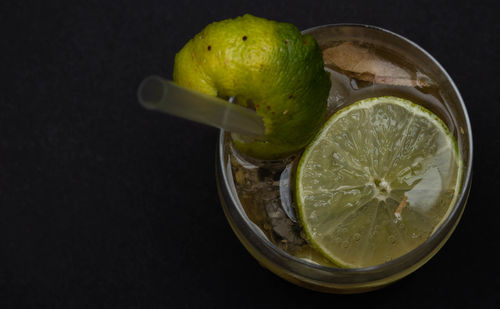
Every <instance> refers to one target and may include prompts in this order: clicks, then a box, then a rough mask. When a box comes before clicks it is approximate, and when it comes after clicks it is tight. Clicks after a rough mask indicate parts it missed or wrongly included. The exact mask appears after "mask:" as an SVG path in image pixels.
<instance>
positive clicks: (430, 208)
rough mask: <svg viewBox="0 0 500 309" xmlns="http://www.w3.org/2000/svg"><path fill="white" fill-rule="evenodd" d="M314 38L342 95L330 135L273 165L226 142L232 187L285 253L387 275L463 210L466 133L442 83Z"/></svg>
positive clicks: (349, 44) (369, 52) (328, 121)
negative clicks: (385, 267) (380, 268)
mask: <svg viewBox="0 0 500 309" xmlns="http://www.w3.org/2000/svg"><path fill="white" fill-rule="evenodd" d="M313 35H314V36H316V38H317V40H318V42H319V46H320V48H321V50H322V53H323V59H324V65H325V69H326V70H327V71H328V72H329V73H330V79H331V84H332V86H331V90H330V94H329V97H328V112H327V117H326V118H325V119H324V124H323V128H322V129H321V130H320V132H319V133H318V134H317V135H316V137H315V138H314V139H313V141H312V142H311V143H310V144H309V145H308V146H306V147H305V149H303V150H302V151H300V152H298V153H296V154H293V155H291V156H289V157H288V158H286V159H283V160H275V161H269V160H267V161H260V160H256V159H252V158H249V157H247V156H245V155H243V154H240V153H239V152H238V151H236V149H235V147H234V145H233V143H232V141H231V138H230V134H226V139H225V141H226V142H225V145H224V147H225V149H226V153H228V155H229V162H230V166H231V168H230V170H229V172H230V173H231V174H232V177H231V179H232V180H233V181H234V186H235V188H236V192H237V195H238V199H239V201H240V203H241V205H242V206H243V209H244V211H245V213H246V215H247V217H248V218H249V219H250V220H251V221H252V222H253V223H254V224H255V225H256V226H257V227H258V228H259V229H260V230H261V231H262V232H263V233H264V234H265V236H266V237H267V239H268V240H270V241H271V242H272V243H273V244H274V245H276V246H277V247H279V248H281V249H282V250H283V251H285V252H287V253H289V254H291V255H293V256H295V257H297V258H300V259H304V260H307V261H309V262H312V263H317V264H320V265H324V266H333V267H346V268H361V267H368V266H374V265H378V264H382V263H384V262H388V261H391V260H393V259H396V258H398V257H400V256H402V255H404V254H406V253H408V252H410V251H411V250H413V249H415V248H416V247H418V246H419V245H420V244H422V243H423V242H424V241H426V240H427V239H428V238H429V237H430V236H431V235H432V234H433V233H434V232H435V231H436V230H437V229H438V228H439V227H440V225H441V223H442V222H443V220H445V219H446V218H447V216H448V215H449V213H450V211H451V209H452V208H453V207H454V205H455V202H456V200H457V197H458V195H459V194H460V190H461V189H460V188H461V185H462V178H461V175H462V174H463V171H462V165H463V164H462V158H461V157H460V154H459V147H458V142H457V140H456V138H455V137H454V136H458V137H459V138H460V136H461V135H462V134H463V128H460V127H459V126H458V125H457V123H456V122H455V121H454V117H455V116H454V115H453V113H452V112H451V111H449V110H447V109H446V108H445V106H447V100H449V97H448V96H447V94H446V93H445V92H444V91H443V89H442V88H441V82H442V81H441V80H435V79H433V77H432V73H433V72H427V71H425V70H424V69H422V68H421V67H420V66H419V64H418V63H416V62H415V61H414V60H412V59H409V58H406V57H405V55H404V53H403V52H401V51H400V50H399V49H398V48H396V47H390V46H385V45H381V44H379V43H377V41H376V40H372V39H370V38H362V39H360V38H359V37H357V38H351V37H349V35H348V34H347V35H346V34H343V35H342V36H339V37H337V38H335V37H334V36H333V38H334V39H329V40H325V39H324V38H323V37H322V35H323V34H322V32H321V31H319V32H316V33H315V34H313ZM328 35H331V33H329V34H328Z"/></svg>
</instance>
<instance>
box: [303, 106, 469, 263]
mask: <svg viewBox="0 0 500 309" xmlns="http://www.w3.org/2000/svg"><path fill="white" fill-rule="evenodd" d="M461 169H462V163H461V160H460V157H459V154H458V151H457V144H456V141H455V140H454V138H453V136H452V135H451V133H450V131H449V130H448V128H447V127H446V125H445V124H444V123H443V122H442V121H441V120H440V119H439V118H438V117H437V116H436V115H434V114H433V113H432V112H430V111H429V110H427V109H425V108H424V107H422V106H420V105H417V104H414V103H412V102H410V101H408V100H404V99H401V98H396V97H377V98H371V99H365V100H362V101H358V102H356V103H354V104H352V105H350V106H348V107H346V108H344V109H342V110H340V111H338V112H337V113H335V114H334V115H333V116H332V117H331V118H330V119H329V120H328V122H327V123H326V124H325V125H324V127H323V129H322V130H321V131H320V133H319V134H318V135H317V136H316V138H315V139H314V140H313V142H312V143H311V144H310V145H309V146H308V147H307V149H306V150H305V152H304V154H303V155H302V157H301V159H300V162H299V166H298V170H297V180H296V181H297V184H296V185H297V188H296V189H297V190H296V196H297V207H298V212H299V217H300V220H301V223H302V225H303V229H304V231H305V233H306V235H307V237H308V238H309V240H310V242H311V244H312V245H313V246H314V247H316V248H317V249H318V250H319V251H320V252H322V253H323V254H324V255H325V257H327V258H328V259H329V260H331V261H332V262H334V263H335V264H337V265H339V266H343V267H367V266H372V265H377V264H381V263H384V262H387V261H390V260H392V259H395V258H397V257H399V256H401V255H404V254H405V253H407V252H409V251H411V250H412V249H414V248H416V247H417V246H418V245H420V244H421V243H422V242H424V241H425V240H426V239H427V238H428V237H429V236H430V235H431V234H432V233H433V232H434V231H435V230H436V229H437V228H438V227H439V225H440V224H441V222H442V221H443V220H444V219H445V218H446V217H447V215H448V214H449V212H450V211H451V209H452V206H453V205H454V203H455V200H456V198H457V196H458V193H459V187H460V183H461V179H460V175H461Z"/></svg>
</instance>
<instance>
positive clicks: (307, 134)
mask: <svg viewBox="0 0 500 309" xmlns="http://www.w3.org/2000/svg"><path fill="white" fill-rule="evenodd" d="M173 75H174V81H175V82H176V83H178V84H179V85H181V86H184V87H187V88H191V89H193V90H197V91H200V92H203V93H205V94H208V95H213V96H219V97H222V98H229V97H235V98H236V101H237V102H238V104H240V105H242V106H245V107H248V108H251V109H254V110H255V111H256V112H257V114H259V115H260V116H261V117H262V118H263V120H264V123H265V126H266V134H265V138H263V139H255V138H249V137H246V136H245V137H243V136H238V135H236V134H233V140H234V142H235V145H236V147H237V149H238V150H239V151H241V152H243V153H246V154H248V155H250V156H253V157H256V158H260V159H275V158H279V157H284V156H286V155H289V154H291V153H293V152H295V151H297V150H299V149H301V148H302V147H304V146H305V145H307V144H308V143H309V142H310V140H311V139H312V138H313V137H314V135H315V134H316V132H317V131H318V130H319V128H320V127H321V125H322V123H323V122H324V117H325V112H326V105H327V98H328V93H329V89H330V78H329V74H328V73H327V72H325V70H324V68H323V58H322V55H321V50H320V49H319V47H318V44H317V43H316V41H315V40H314V38H313V37H312V36H310V35H302V34H301V33H300V31H299V30H298V29H297V28H296V27H295V26H293V25H291V24H289V23H280V22H275V21H270V20H266V19H263V18H258V17H255V16H252V15H248V14H247V15H244V16H242V17H237V18H235V19H228V20H223V21H220V22H214V23H212V24H210V25H208V26H207V27H205V29H203V30H202V31H201V32H200V33H199V34H197V35H196V36H195V37H194V38H193V39H191V40H190V41H189V42H188V43H187V44H186V45H185V46H184V47H183V48H182V49H181V50H180V51H179V53H178V54H177V55H176V57H175V65H174V74H173Z"/></svg>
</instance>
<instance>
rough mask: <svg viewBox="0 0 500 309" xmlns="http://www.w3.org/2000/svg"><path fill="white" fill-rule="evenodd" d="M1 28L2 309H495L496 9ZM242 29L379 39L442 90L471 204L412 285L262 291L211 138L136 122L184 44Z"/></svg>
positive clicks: (48, 4) (87, 20)
mask: <svg viewBox="0 0 500 309" xmlns="http://www.w3.org/2000/svg"><path fill="white" fill-rule="evenodd" d="M0 12H1V13H0V14H1V15H2V17H1V19H0V22H1V24H0V26H1V30H0V31H1V33H2V36H1V38H0V56H1V66H0V73H1V75H2V80H3V81H2V83H1V88H0V89H1V91H0V308H204V307H209V308H210V307H222V306H231V307H236V308H239V307H257V306H258V307H268V306H273V307H276V306H280V307H281V306H283V307H290V308H291V307H300V308H304V307H305V306H307V307H309V308H314V307H319V306H330V307H334V306H335V307H336V308H348V307H351V306H356V305H357V304H359V303H361V302H363V303H364V304H365V305H367V306H369V307H373V306H375V307H378V306H383V307H388V308H392V307H396V306H400V307H402V308H422V307H424V306H425V307H437V306H444V307H452V306H453V307H455V306H458V305H466V306H469V307H472V306H477V307H479V308H484V307H496V306H498V305H499V296H498V294H497V293H498V287H499V279H498V277H499V275H500V272H499V261H500V255H499V253H498V251H499V250H498V247H499V245H498V243H499V237H498V236H499V233H498V226H499V222H500V218H499V210H498V208H499V203H498V200H499V198H498V192H496V191H498V189H497V186H498V175H499V174H500V169H499V165H498V163H497V162H498V155H499V138H498V133H499V131H500V130H499V125H498V123H497V119H498V118H499V117H498V116H499V113H498V111H499V109H498V105H499V104H500V102H499V100H498V98H499V97H500V93H499V89H498V86H499V83H500V78H499V72H500V65H499V61H498V55H499V54H500V49H499V39H498V37H499V34H500V23H499V22H498V21H497V19H498V16H499V10H498V7H497V6H496V5H495V1H474V2H473V1H470V2H469V4H465V3H461V2H458V1H419V2H413V1H341V0H337V1H271V0H267V1H248V2H236V1H234V0H233V1H224V2H223V1H176V2H174V1H169V0H162V1H85V2H74V1H60V2H57V1H37V2H33V3H28V2H26V1H19V2H14V1H12V2H5V1H2V4H1V6H0ZM244 13H252V14H254V15H257V16H261V17H266V18H268V19H274V20H279V21H285V22H291V23H293V24H295V25H296V26H297V27H298V28H299V29H306V28H309V27H313V26H317V25H322V24H329V23H342V22H354V23H365V24H372V25H377V26H380V27H383V28H386V29H389V30H391V31H394V32H396V33H399V34H401V35H403V36H406V37H407V38H409V39H410V40H412V41H414V42H416V43H417V44H419V45H420V46H421V47H423V48H424V49H426V50H427V51H428V52H429V53H431V54H432V55H433V56H434V57H435V58H436V59H437V60H438V61H439V62H440V63H441V64H442V65H443V66H444V67H445V69H446V70H447V71H448V73H449V74H450V75H451V77H452V78H453V79H454V81H455V83H456V85H457V87H458V88H459V89H460V91H461V94H462V96H463V98H464V101H465V103H466V106H467V108H468V110H469V115H470V118H471V122H472V128H473V133H474V176H473V185H472V191H471V195H470V199H469V203H468V207H467V208H466V211H465V213H464V216H463V219H462V221H461V222H460V224H459V225H458V227H457V229H456V231H455V233H454V234H453V235H452V237H451V238H450V240H449V241H448V243H447V244H446V245H445V246H444V247H443V249H442V250H441V251H440V252H439V253H438V254H437V255H436V256H435V257H434V258H433V259H432V260H431V261H429V262H428V263H427V264H426V265H424V266H423V267H422V268H421V269H419V270H418V271H417V272H415V273H413V274H412V275H410V276H408V277H407V278H405V279H403V280H401V281H399V282H397V283H396V284H394V285H392V286H389V287H387V288H385V289H383V290H379V291H376V292H371V293H367V294H361V295H350V296H345V295H329V294H322V293H318V292H312V291H309V290H305V289H302V288H299V287H296V286H294V285H292V284H290V283H288V282H286V281H284V280H282V279H280V278H278V277H276V276H274V275H273V274H271V273H270V272H269V271H267V270H265V269H264V268H262V267H261V266H259V264H258V263H257V262H256V261H255V260H254V259H253V258H252V257H251V256H250V255H249V254H248V253H247V252H246V250H245V249H244V248H243V246H242V245H241V244H240V243H239V241H238V240H237V238H236V237H235V236H234V234H233V232H232V231H231V229H230V227H229V225H228V223H227V222H226V219H225V217H224V215H223V212H222V209H221V207H220V204H219V199H218V196H217V191H216V185H215V143H216V137H217V133H218V132H217V130H216V129H212V128H207V127H204V126H202V125H198V124H195V123H191V122H188V121H184V120H180V119H176V118H174V117H169V116H165V115H162V114H156V113H153V112H148V111H145V110H143V109H142V108H141V107H140V106H139V104H138V103H137V100H136V90H137V86H138V84H139V82H140V81H141V80H142V79H143V78H144V77H146V76H148V75H150V74H159V75H162V76H165V77H167V78H171V77H172V75H171V74H172V73H171V72H172V68H173V60H174V55H175V53H176V52H177V51H178V50H179V49H180V48H181V47H182V46H183V45H184V44H185V43H186V42H187V41H188V39H189V38H191V37H192V36H193V35H194V34H196V33H198V32H199V31H200V30H201V29H202V28H203V27H204V26H205V25H207V24H208V23H210V22H212V21H215V20H221V19H225V18H232V17H236V16H239V15H242V14H244ZM320 302H321V304H320Z"/></svg>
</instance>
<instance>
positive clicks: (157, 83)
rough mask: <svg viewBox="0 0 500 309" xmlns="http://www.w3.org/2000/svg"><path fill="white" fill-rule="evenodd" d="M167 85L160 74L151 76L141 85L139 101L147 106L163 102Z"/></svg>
mask: <svg viewBox="0 0 500 309" xmlns="http://www.w3.org/2000/svg"><path fill="white" fill-rule="evenodd" d="M165 91H166V89H165V85H164V84H163V79H162V78H161V77H159V76H149V77H147V78H146V79H144V80H143V81H142V82H141V84H140V85H139V90H138V91H137V97H138V99H139V103H141V105H142V106H144V107H146V108H154V107H156V106H157V105H158V104H159V103H161V101H162V99H163V97H164V95H165Z"/></svg>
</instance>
